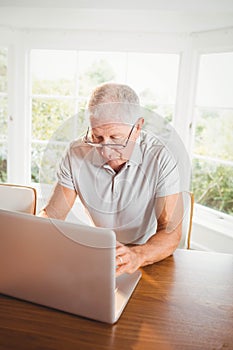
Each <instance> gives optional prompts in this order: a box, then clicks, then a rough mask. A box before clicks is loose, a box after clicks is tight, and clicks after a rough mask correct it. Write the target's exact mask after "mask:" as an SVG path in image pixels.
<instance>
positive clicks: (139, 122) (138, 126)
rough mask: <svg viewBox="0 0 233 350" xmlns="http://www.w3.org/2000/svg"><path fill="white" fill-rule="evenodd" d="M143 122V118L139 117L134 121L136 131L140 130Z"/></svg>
mask: <svg viewBox="0 0 233 350" xmlns="http://www.w3.org/2000/svg"><path fill="white" fill-rule="evenodd" d="M143 124H144V118H139V119H138V120H137V123H136V128H137V132H140V131H141V129H142V126H143Z"/></svg>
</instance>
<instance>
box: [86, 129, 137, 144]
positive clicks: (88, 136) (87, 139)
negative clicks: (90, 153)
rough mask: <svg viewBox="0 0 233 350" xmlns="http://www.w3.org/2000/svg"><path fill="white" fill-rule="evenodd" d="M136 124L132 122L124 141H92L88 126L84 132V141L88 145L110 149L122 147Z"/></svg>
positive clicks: (126, 142)
mask: <svg viewBox="0 0 233 350" xmlns="http://www.w3.org/2000/svg"><path fill="white" fill-rule="evenodd" d="M135 125H136V124H134V125H133V126H132V128H131V130H130V133H129V135H128V137H127V139H126V141H125V143H117V142H116V143H101V142H93V141H92V139H91V137H92V136H90V128H89V127H88V129H87V133H86V136H85V137H84V142H85V143H87V144H88V145H90V146H93V147H98V148H100V147H108V148H112V149H123V148H125V147H126V146H127V144H128V142H129V139H130V136H131V134H132V132H133V129H134V127H135Z"/></svg>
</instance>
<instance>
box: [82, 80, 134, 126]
mask: <svg viewBox="0 0 233 350" xmlns="http://www.w3.org/2000/svg"><path fill="white" fill-rule="evenodd" d="M139 107H140V102H139V97H138V95H137V94H136V92H135V91H134V90H133V89H132V88H131V87H129V86H128V85H124V84H117V83H104V84H101V85H99V86H97V87H96V88H95V89H94V91H93V92H92V94H91V97H90V100H89V103H88V112H89V117H90V119H91V122H92V124H100V123H103V122H104V123H107V122H120V123H129V124H133V123H135V121H136V120H137V119H138V118H139V112H138V111H139V109H140V108H139Z"/></svg>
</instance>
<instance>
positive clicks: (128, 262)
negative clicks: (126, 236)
mask: <svg viewBox="0 0 233 350" xmlns="http://www.w3.org/2000/svg"><path fill="white" fill-rule="evenodd" d="M116 266H117V269H116V276H119V275H121V274H123V273H133V272H134V271H136V270H137V269H138V268H139V267H140V266H141V254H140V248H138V247H137V246H135V247H127V246H125V245H123V244H121V243H120V242H117V246H116Z"/></svg>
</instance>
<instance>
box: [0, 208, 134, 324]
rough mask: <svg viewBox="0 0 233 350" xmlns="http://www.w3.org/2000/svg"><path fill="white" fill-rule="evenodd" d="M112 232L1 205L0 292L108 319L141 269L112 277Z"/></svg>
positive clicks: (117, 311)
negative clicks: (8, 209)
mask: <svg viewBox="0 0 233 350" xmlns="http://www.w3.org/2000/svg"><path fill="white" fill-rule="evenodd" d="M115 247H116V237H115V233H114V231H112V230H110V229H105V228H96V227H91V226H86V225H79V224H74V223H71V222H65V221H61V220H55V219H45V218H41V217H37V216H33V215H30V214H23V213H19V212H13V211H7V210H2V209H0V293H2V294H6V295H9V296H12V297H16V298H19V299H23V300H27V301H30V302H34V303H38V304H41V305H44V306H48V307H51V308H55V309H58V310H62V311H65V312H69V313H72V314H75V315H79V316H83V317H87V318H91V319H94V320H98V321H102V322H106V323H110V324H113V323H115V322H117V320H118V319H119V317H120V315H121V314H122V312H123V310H124V308H125V306H126V304H127V302H128V301H129V299H130V296H131V294H132V293H133V291H134V289H135V287H136V285H137V283H138V281H139V280H140V278H141V272H140V271H139V270H138V271H136V272H135V273H133V274H123V275H121V276H119V277H117V278H116V277H115V268H116V266H115V249H116V248H115Z"/></svg>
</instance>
